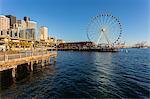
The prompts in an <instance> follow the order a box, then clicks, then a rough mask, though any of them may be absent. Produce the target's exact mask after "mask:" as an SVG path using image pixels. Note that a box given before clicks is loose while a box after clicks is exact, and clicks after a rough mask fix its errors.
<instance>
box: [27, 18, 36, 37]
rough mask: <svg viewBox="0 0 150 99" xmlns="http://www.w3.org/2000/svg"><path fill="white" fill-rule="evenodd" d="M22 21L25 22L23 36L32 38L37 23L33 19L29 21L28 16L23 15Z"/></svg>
mask: <svg viewBox="0 0 150 99" xmlns="http://www.w3.org/2000/svg"><path fill="white" fill-rule="evenodd" d="M24 21H25V23H26V27H25V38H26V39H31V40H34V39H35V35H36V27H37V23H36V22H35V21H30V17H28V16H25V17H24Z"/></svg>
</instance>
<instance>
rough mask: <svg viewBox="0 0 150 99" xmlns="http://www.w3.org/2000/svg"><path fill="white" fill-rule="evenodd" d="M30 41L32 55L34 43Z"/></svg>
mask: <svg viewBox="0 0 150 99" xmlns="http://www.w3.org/2000/svg"><path fill="white" fill-rule="evenodd" d="M31 43H32V44H31V51H32V56H33V45H34V42H33V41H32V42H31Z"/></svg>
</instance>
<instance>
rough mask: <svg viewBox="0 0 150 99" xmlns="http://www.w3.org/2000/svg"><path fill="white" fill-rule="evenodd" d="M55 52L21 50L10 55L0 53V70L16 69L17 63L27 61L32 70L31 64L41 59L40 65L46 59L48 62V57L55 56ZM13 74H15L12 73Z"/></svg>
mask: <svg viewBox="0 0 150 99" xmlns="http://www.w3.org/2000/svg"><path fill="white" fill-rule="evenodd" d="M56 56H57V52H56V51H53V52H49V51H42V52H39V51H37V52H29V51H28V52H21V53H17V54H10V55H6V54H3V55H0V72H1V71H4V70H8V69H12V72H13V69H16V68H17V66H18V65H21V64H25V63H28V64H29V65H30V68H31V70H33V64H34V63H38V62H39V61H41V63H42V65H44V62H45V61H47V62H49V63H50V58H51V57H54V58H56ZM12 75H13V76H15V74H14V73H13V74H12Z"/></svg>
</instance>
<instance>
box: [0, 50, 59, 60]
mask: <svg viewBox="0 0 150 99" xmlns="http://www.w3.org/2000/svg"><path fill="white" fill-rule="evenodd" d="M48 53H52V54H55V53H56V52H55V51H51V52H50V51H33V52H31V51H28V52H21V53H17V54H9V55H7V54H4V55H0V62H3V61H4V62H7V61H9V60H13V59H20V58H25V57H31V56H39V55H42V56H43V55H46V54H48Z"/></svg>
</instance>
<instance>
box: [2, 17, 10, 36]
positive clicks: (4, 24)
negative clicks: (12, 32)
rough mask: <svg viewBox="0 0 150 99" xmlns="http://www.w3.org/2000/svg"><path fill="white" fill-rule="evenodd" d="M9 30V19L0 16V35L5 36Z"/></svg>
mask: <svg viewBox="0 0 150 99" xmlns="http://www.w3.org/2000/svg"><path fill="white" fill-rule="evenodd" d="M9 29H10V19H9V18H7V17H6V16H4V15H0V35H5V34H6V33H7V31H8V30H9Z"/></svg>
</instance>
